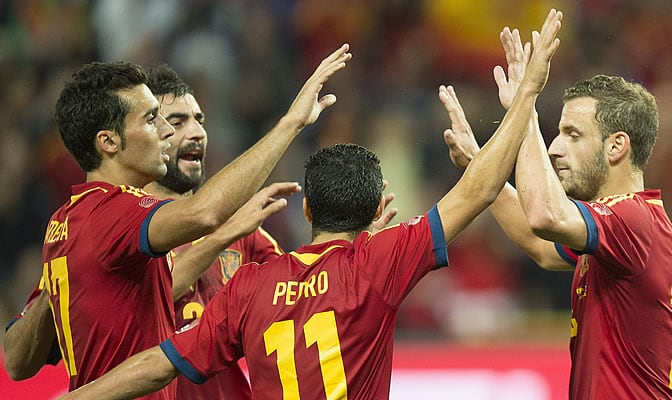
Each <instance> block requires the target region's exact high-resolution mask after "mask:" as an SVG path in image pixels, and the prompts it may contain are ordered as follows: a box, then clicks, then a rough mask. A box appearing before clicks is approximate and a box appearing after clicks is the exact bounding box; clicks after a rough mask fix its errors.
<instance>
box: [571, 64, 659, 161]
mask: <svg viewBox="0 0 672 400" xmlns="http://www.w3.org/2000/svg"><path fill="white" fill-rule="evenodd" d="M578 97H592V98H594V99H595V100H597V104H596V106H595V119H596V121H597V124H598V126H599V128H600V133H601V134H602V140H605V139H606V138H608V137H609V136H610V135H611V134H613V133H616V132H625V133H627V134H628V136H629V137H630V145H631V148H632V153H631V154H632V165H633V166H634V167H636V168H638V169H639V170H641V171H643V170H644V168H645V167H646V163H647V161H648V160H649V156H650V155H651V152H652V151H653V146H654V145H655V143H656V137H657V136H658V106H657V105H656V99H655V98H654V97H653V95H651V93H649V91H648V90H646V89H645V88H644V87H643V86H642V85H640V84H638V83H633V82H627V81H626V80H625V79H623V78H622V77H620V76H607V75H596V76H594V77H592V78H590V79H586V80H584V81H581V82H578V83H577V84H575V85H574V86H572V87H570V88H568V89H566V90H565V94H564V97H563V101H564V102H567V101H568V100H571V99H575V98H578Z"/></svg>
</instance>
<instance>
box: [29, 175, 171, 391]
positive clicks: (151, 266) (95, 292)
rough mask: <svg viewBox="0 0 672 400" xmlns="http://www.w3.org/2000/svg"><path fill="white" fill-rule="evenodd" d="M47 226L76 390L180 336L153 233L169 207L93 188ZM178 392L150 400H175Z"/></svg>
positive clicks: (81, 188)
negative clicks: (156, 218) (160, 212)
mask: <svg viewBox="0 0 672 400" xmlns="http://www.w3.org/2000/svg"><path fill="white" fill-rule="evenodd" d="M72 192H73V195H72V197H71V198H70V201H68V202H67V203H66V204H65V205H64V206H62V207H61V208H60V209H58V210H57V211H56V212H55V213H54V214H53V216H52V217H51V220H50V221H49V225H48V226H47V232H46V234H45V238H44V247H43V250H42V262H43V263H44V268H43V279H44V281H45V283H46V287H47V289H48V291H49V295H50V296H49V297H50V303H51V308H52V313H53V315H54V320H55V323H56V333H57V336H58V341H59V344H60V347H61V353H62V355H63V362H64V365H65V367H66V369H67V372H68V375H69V376H70V390H73V389H75V388H77V387H79V386H82V385H84V384H85V383H87V382H91V381H92V380H94V379H96V378H98V377H99V376H101V375H102V374H104V373H105V372H107V371H109V370H110V369H112V367H114V366H115V365H117V364H119V363H121V362H122V361H124V360H125V359H127V358H129V357H130V356H132V355H133V354H135V353H138V352H140V351H142V350H145V349H148V348H150V347H152V346H156V345H157V344H158V343H160V342H161V341H163V340H165V339H166V338H167V337H169V336H170V335H171V334H172V333H173V332H174V330H175V324H174V312H173V302H172V275H171V267H172V266H171V265H170V263H169V261H170V260H169V258H168V257H166V256H165V255H163V254H153V253H152V252H151V250H150V248H149V239H148V232H147V231H148V228H149V221H150V219H151V217H152V215H153V213H154V212H155V211H156V210H157V209H158V207H160V206H161V205H162V204H165V202H161V201H159V200H158V199H157V198H155V197H153V196H151V195H149V194H147V193H145V192H144V191H142V190H141V189H136V188H132V187H128V186H113V185H110V184H108V183H103V182H88V183H85V184H82V185H76V186H73V191H72ZM174 396H175V385H173V384H171V385H169V386H167V387H166V388H164V389H162V390H161V391H159V392H157V393H155V394H153V395H151V396H147V397H146V398H147V399H150V398H151V399H172V398H174Z"/></svg>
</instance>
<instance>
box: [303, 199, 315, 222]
mask: <svg viewBox="0 0 672 400" xmlns="http://www.w3.org/2000/svg"><path fill="white" fill-rule="evenodd" d="M303 216H304V217H306V221H308V223H309V224H311V225H312V224H313V213H312V212H311V211H310V204H308V200H307V199H306V198H305V197H304V198H303Z"/></svg>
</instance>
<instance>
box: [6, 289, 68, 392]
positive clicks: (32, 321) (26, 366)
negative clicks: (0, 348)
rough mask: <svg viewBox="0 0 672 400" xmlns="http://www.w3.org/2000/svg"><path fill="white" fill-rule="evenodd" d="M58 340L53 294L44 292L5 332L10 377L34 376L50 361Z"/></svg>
mask: <svg viewBox="0 0 672 400" xmlns="http://www.w3.org/2000/svg"><path fill="white" fill-rule="evenodd" d="M55 340H56V330H55V329H54V321H53V319H52V316H51V309H50V308H49V296H48V295H47V294H46V292H45V291H42V293H41V294H40V297H38V299H37V300H36V301H35V303H34V304H33V305H32V306H30V308H29V309H28V310H27V311H26V312H25V314H24V315H23V317H22V318H20V319H19V320H18V321H16V322H15V323H14V325H12V326H11V327H10V328H9V329H8V330H7V332H6V334H5V340H4V347H5V369H6V370H7V373H8V374H9V376H10V377H11V378H12V379H13V380H15V381H19V380H23V379H28V378H31V377H33V376H34V375H35V374H36V373H37V372H38V371H39V370H40V368H42V366H43V365H45V364H46V363H47V359H48V357H49V353H50V351H51V348H52V346H53V345H54V344H55Z"/></svg>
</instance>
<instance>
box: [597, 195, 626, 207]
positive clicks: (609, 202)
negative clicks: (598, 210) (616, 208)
mask: <svg viewBox="0 0 672 400" xmlns="http://www.w3.org/2000/svg"><path fill="white" fill-rule="evenodd" d="M634 197H635V194H634V193H626V194H617V195H614V196H609V197H605V198H603V199H600V200H598V201H597V202H598V203H605V204H606V205H607V206H609V207H612V206H613V205H614V204H616V203H620V202H621V201H623V200H628V199H632V198H634Z"/></svg>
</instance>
